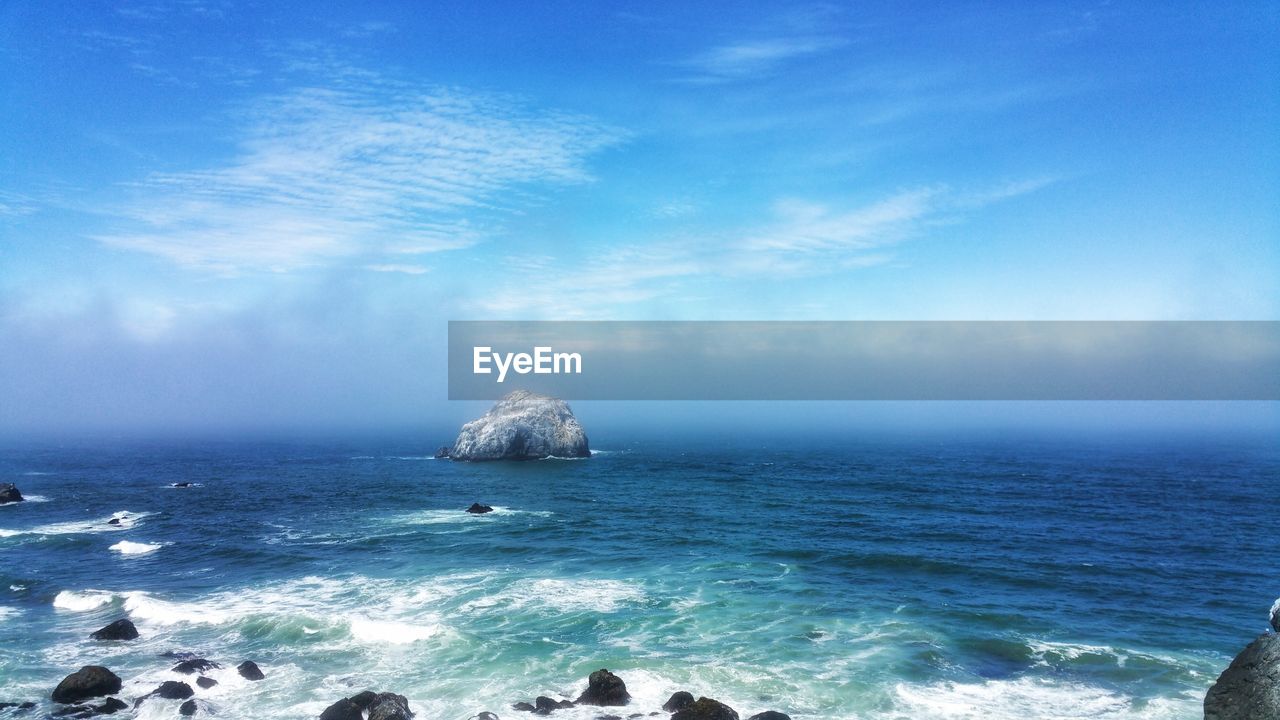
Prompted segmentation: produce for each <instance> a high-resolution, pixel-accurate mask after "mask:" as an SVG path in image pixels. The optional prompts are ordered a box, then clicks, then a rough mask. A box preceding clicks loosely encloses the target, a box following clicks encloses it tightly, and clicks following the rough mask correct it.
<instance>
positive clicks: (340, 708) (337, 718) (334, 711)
mask: <svg viewBox="0 0 1280 720" xmlns="http://www.w3.org/2000/svg"><path fill="white" fill-rule="evenodd" d="M320 720H364V715H363V713H362V711H361V710H360V706H359V705H356V704H355V703H353V702H351V698H342V699H341V700H339V701H338V702H336V703H334V704H332V705H330V706H329V707H327V708H325V710H324V712H322V713H320Z"/></svg>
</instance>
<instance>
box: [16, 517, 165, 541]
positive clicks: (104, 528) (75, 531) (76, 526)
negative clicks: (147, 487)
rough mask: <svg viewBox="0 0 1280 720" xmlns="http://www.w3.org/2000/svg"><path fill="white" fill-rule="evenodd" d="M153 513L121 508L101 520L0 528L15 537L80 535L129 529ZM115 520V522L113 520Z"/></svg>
mask: <svg viewBox="0 0 1280 720" xmlns="http://www.w3.org/2000/svg"><path fill="white" fill-rule="evenodd" d="M151 514H152V513H149V512H144V513H135V512H129V511H128V510H120V511H119V512H115V513H112V514H111V516H110V517H107V518H103V519H101V520H74V521H71V522H61V523H52V524H50V525H40V526H38V527H33V528H31V529H30V530H0V537H14V536H16V535H79V534H84V533H100V532H116V531H118V530H128V529H129V528H131V527H134V526H136V525H137V524H138V522H139V521H141V520H142V519H143V518H145V517H147V516H149V515H151ZM113 521H114V522H113Z"/></svg>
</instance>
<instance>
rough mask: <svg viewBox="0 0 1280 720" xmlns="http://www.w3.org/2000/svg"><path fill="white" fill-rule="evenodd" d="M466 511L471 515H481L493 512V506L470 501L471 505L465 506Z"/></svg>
mask: <svg viewBox="0 0 1280 720" xmlns="http://www.w3.org/2000/svg"><path fill="white" fill-rule="evenodd" d="M467 512H469V513H471V514H472V515H483V514H485V513H491V512H493V508H491V507H489V506H488V505H481V504H480V503H471V507H469V508H467Z"/></svg>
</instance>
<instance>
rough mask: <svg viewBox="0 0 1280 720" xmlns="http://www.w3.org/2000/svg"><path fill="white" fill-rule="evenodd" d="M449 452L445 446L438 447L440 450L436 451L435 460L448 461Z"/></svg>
mask: <svg viewBox="0 0 1280 720" xmlns="http://www.w3.org/2000/svg"><path fill="white" fill-rule="evenodd" d="M449 452H450V450H449V448H448V447H447V446H444V445H442V446H440V449H439V450H437V451H436V459H437V460H448V459H449Z"/></svg>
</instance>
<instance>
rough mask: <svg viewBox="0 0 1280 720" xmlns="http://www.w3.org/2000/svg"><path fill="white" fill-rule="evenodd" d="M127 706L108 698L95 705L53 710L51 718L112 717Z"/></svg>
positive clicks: (118, 700)
mask: <svg viewBox="0 0 1280 720" xmlns="http://www.w3.org/2000/svg"><path fill="white" fill-rule="evenodd" d="M128 708H129V706H128V705H127V704H125V702H124V701H123V700H120V699H118V698H113V697H109V698H107V699H106V700H104V701H103V702H101V703H98V704H97V705H72V706H70V707H64V708H62V709H61V710H55V711H54V712H53V717H56V718H77V719H78V718H91V717H97V716H99V715H114V714H116V713H117V712H120V711H121V710H127V709H128Z"/></svg>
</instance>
